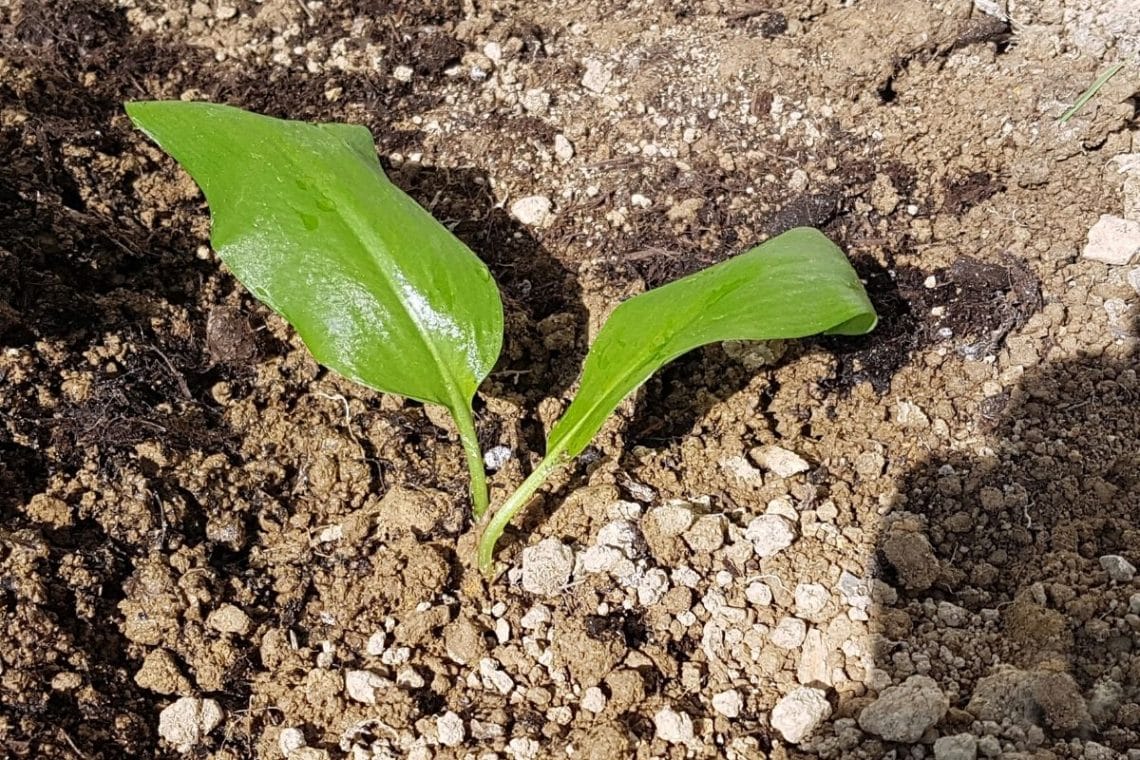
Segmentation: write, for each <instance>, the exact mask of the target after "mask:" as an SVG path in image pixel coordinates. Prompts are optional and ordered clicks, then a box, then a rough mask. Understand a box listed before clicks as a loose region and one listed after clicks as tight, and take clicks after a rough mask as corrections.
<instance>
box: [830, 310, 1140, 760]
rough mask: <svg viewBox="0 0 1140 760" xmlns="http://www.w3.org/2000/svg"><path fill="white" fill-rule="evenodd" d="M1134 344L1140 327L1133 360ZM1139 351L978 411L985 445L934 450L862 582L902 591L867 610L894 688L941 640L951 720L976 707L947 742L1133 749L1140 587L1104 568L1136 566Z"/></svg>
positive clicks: (1065, 364) (1032, 385) (989, 401)
mask: <svg viewBox="0 0 1140 760" xmlns="http://www.w3.org/2000/svg"><path fill="white" fill-rule="evenodd" d="M1138 330H1140V320H1136V324H1135V326H1134V327H1132V336H1133V337H1132V338H1131V340H1132V342H1133V344H1134V346H1135V343H1136V338H1135V336H1136V335H1137V331H1138ZM1135 350H1136V349H1135V347H1134V348H1133V353H1132V355H1131V356H1130V357H1129V358H1124V359H1115V360H1110V359H1105V358H1101V357H1097V356H1093V355H1088V356H1081V357H1077V358H1073V359H1071V360H1068V361H1062V362H1056V363H1045V364H1041V365H1038V366H1035V367H1032V368H1030V369H1027V370H1026V372H1025V374H1024V375H1023V376H1022V378H1021V379H1020V381H1019V382H1018V383H1017V385H1016V386H1015V387H1014V388H1013V389H1012V390H1009V391H1001V392H997V393H995V394H993V395H990V396H988V397H985V398H982V399H979V400H978V401H977V403H976V405H975V410H974V414H975V415H976V416H975V418H974V421H973V422H974V426H975V427H976V428H977V429H978V430H980V431H981V432H982V433H983V434H984V437H983V438H982V440H981V441H980V442H979V444H978V445H976V446H973V447H970V448H961V447H958V448H957V450H949V449H945V450H941V451H936V452H935V453H934V454H933V455H932V456H930V457H929V458H927V459H925V460H924V461H919V462H914V463H913V464H911V465H910V466H909V467H906V469H905V471H904V473H903V475H902V478H901V481H900V483H899V485H898V497H897V499H896V503H895V505H894V507H893V509H892V512H891V513H890V514H889V515H888V516H887V517H886V519H885V520H884V524H883V526H882V529H881V531H880V534H879V536H878V538H877V544H876V553H875V555H874V556H873V557H872V558H871V559H870V562H869V567H868V572H869V574H870V576H871V577H874V578H878V579H880V580H882V581H884V582H886V583H887V584H889V585H890V586H891V587H893V588H895V589H897V592H898V598H897V601H892V600H891V599H890V596H892V595H888V598H887V599H886V600H885V601H883V600H880V603H876V604H875V605H873V607H872V609H871V620H870V623H869V626H870V631H871V633H872V635H873V637H874V641H875V642H877V643H876V645H875V646H874V651H873V653H872V654H873V658H874V664H875V667H876V668H878V669H880V670H881V671H884V672H885V673H886V674H888V675H889V676H891V678H892V680H894V682H896V683H898V682H900V681H902V680H905V679H906V678H907V677H908V676H910V675H912V674H914V673H915V672H916V671H915V666H916V663H917V662H918V660H919V659H922V658H923V654H922V653H924V652H927V651H930V647H931V646H932V643H931V642H932V641H933V640H934V638H935V637H937V638H938V645H937V647H936V648H937V649H938V656H935V657H930V658H929V659H928V660H927V664H928V670H927V674H928V675H930V676H931V677H933V678H934V679H935V680H936V681H937V682H939V683H940V684H946V683H955V684H957V685H958V686H957V692H956V693H954V692H951V693H950V694H949V697H950V703H951V706H952V707H955V708H960V709H961V710H966V709H967V707H968V706H969V712H966V713H962V712H958V713H954V712H951V714H950V716H949V717H948V718H947V722H953V720H954V716H955V715H956V716H957V719H958V720H959V721H962V720H965V721H967V722H966V723H964V724H962V725H958V726H951V727H944V729H945V730H944V733H954V731H955V730H967V729H969V727H970V726H969V723H968V721H969V720H973V719H977V720H989V721H994V722H995V725H997V724H1001V725H1002V726H1004V727H1009V726H1013V728H1011V729H1010V730H1011V731H1019V732H1022V733H1021V734H1020V735H1022V736H1024V735H1025V734H1024V731H1027V730H1030V729H1032V730H1034V731H1038V730H1040V731H1044V736H1045V737H1046V746H1047V745H1048V740H1049V739H1053V740H1057V741H1063V740H1065V739H1068V738H1074V737H1081V738H1094V737H1095V738H1097V740H1098V741H1101V742H1104V743H1107V744H1109V745H1111V746H1113V747H1116V748H1119V749H1121V750H1123V749H1124V748H1126V747H1128V746H1134V740H1135V732H1134V729H1127V728H1126V727H1125V726H1124V724H1122V723H1121V720H1123V716H1124V715H1125V714H1126V713H1127V712H1128V711H1129V710H1131V711H1132V712H1131V713H1129V714H1135V712H1136V711H1137V709H1140V708H1138V705H1140V700H1138V699H1137V693H1138V692H1137V689H1140V682H1137V676H1136V671H1135V668H1132V669H1129V668H1128V663H1129V662H1130V658H1131V657H1132V655H1131V654H1130V653H1131V652H1132V650H1133V648H1134V642H1133V636H1132V633H1131V632H1130V631H1128V630H1122V629H1121V626H1123V625H1124V617H1125V612H1126V611H1127V610H1128V607H1129V604H1130V598H1131V596H1133V595H1134V592H1135V585H1134V584H1130V583H1119V582H1114V581H1112V580H1111V579H1110V578H1109V576H1108V574H1107V572H1106V571H1105V569H1104V568H1103V567H1102V565H1101V563H1100V558H1101V557H1104V556H1106V555H1122V556H1123V557H1125V558H1126V559H1127V560H1128V561H1130V562H1131V563H1132V564H1134V565H1140V553H1138V552H1137V550H1136V547H1137V546H1140V453H1138V452H1140V403H1138V402H1140V383H1138V381H1137V363H1136V360H1135V353H1134V352H1135ZM919 424H922V423H921V422H920V423H919ZM915 434H916V435H921V434H922V431H920V430H916V431H915ZM958 610H964V612H959V611H958ZM956 618H957V619H956ZM1113 619H1118V620H1119V622H1118V623H1117V624H1116V625H1114V623H1113ZM934 632H938V633H937V634H934ZM983 651H984V652H988V653H989V655H988V656H987V657H986V658H985V659H984V660H983V661H979V660H978V657H979V652H983ZM915 655H918V657H917V658H916V657H914V656H915ZM987 677H991V678H990V680H988V681H987V682H986V683H983V684H982V686H981V688H979V682H980V681H981V680H982V679H984V678H987ZM1106 694H1107V695H1110V696H1111V699H1106V698H1105V697H1104V695H1106ZM972 697H974V698H975V700H976V701H975V702H974V703H973V704H971V698H972ZM1086 700H1087V703H1086ZM1129 705H1131V707H1129ZM841 709H842V708H841ZM1003 721H1005V722H1004V723H1003ZM1002 731H1005V728H1003V729H1002ZM1011 736H1012V734H1006V735H1003V736H1001V737H1000V738H1001V740H1002V741H1006V740H1008V739H1009V738H1010V737H1011Z"/></svg>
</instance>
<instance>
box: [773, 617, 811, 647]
mask: <svg viewBox="0 0 1140 760" xmlns="http://www.w3.org/2000/svg"><path fill="white" fill-rule="evenodd" d="M806 637H807V623H805V622H804V621H802V620H800V619H799V618H794V617H786V618H781V619H780V622H778V623H776V627H775V628H773V629H772V636H771V639H772V644H774V645H775V646H778V647H780V649H796V648H797V647H799V645H800V644H803V643H804V638H806Z"/></svg>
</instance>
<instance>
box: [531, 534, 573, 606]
mask: <svg viewBox="0 0 1140 760" xmlns="http://www.w3.org/2000/svg"><path fill="white" fill-rule="evenodd" d="M573 570H574V550H573V549H571V548H570V547H569V546H565V545H564V544H563V543H562V542H561V541H559V540H558V539H556V538H546V539H543V540H542V541H539V542H538V543H537V544H535V545H534V546H528V547H527V548H526V549H523V553H522V587H523V590H524V591H526V592H528V593H531V594H535V595H537V596H558V595H559V594H561V593H562V589H563V587H564V586H565V585H566V583H567V581H569V580H570V573H571V572H572V571H573Z"/></svg>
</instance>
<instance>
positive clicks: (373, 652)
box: [364, 631, 388, 657]
mask: <svg viewBox="0 0 1140 760" xmlns="http://www.w3.org/2000/svg"><path fill="white" fill-rule="evenodd" d="M387 648H388V646H387V644H386V643H385V634H384V632H383V631H376V632H375V633H373V634H372V635H371V636H369V637H368V643H367V644H365V645H364V652H365V653H366V654H368V655H370V656H372V657H379V656H380V655H382V654H384V650H385V649H387Z"/></svg>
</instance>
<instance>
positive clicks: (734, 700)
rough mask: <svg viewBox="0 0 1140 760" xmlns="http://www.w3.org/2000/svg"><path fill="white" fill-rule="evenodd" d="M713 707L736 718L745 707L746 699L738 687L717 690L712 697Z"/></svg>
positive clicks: (722, 713) (727, 716) (727, 715)
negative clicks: (742, 696)
mask: <svg viewBox="0 0 1140 760" xmlns="http://www.w3.org/2000/svg"><path fill="white" fill-rule="evenodd" d="M712 706H713V709H714V710H716V711H717V712H718V713H720V714H721V715H723V716H724V717H726V718H735V717H737V716H738V715H740V711H741V709H742V708H743V707H744V700H743V699H742V698H741V696H740V692H738V691H737V690H736V689H728V690H727V691H721V692H717V693H716V694H714V695H713V698H712Z"/></svg>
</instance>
